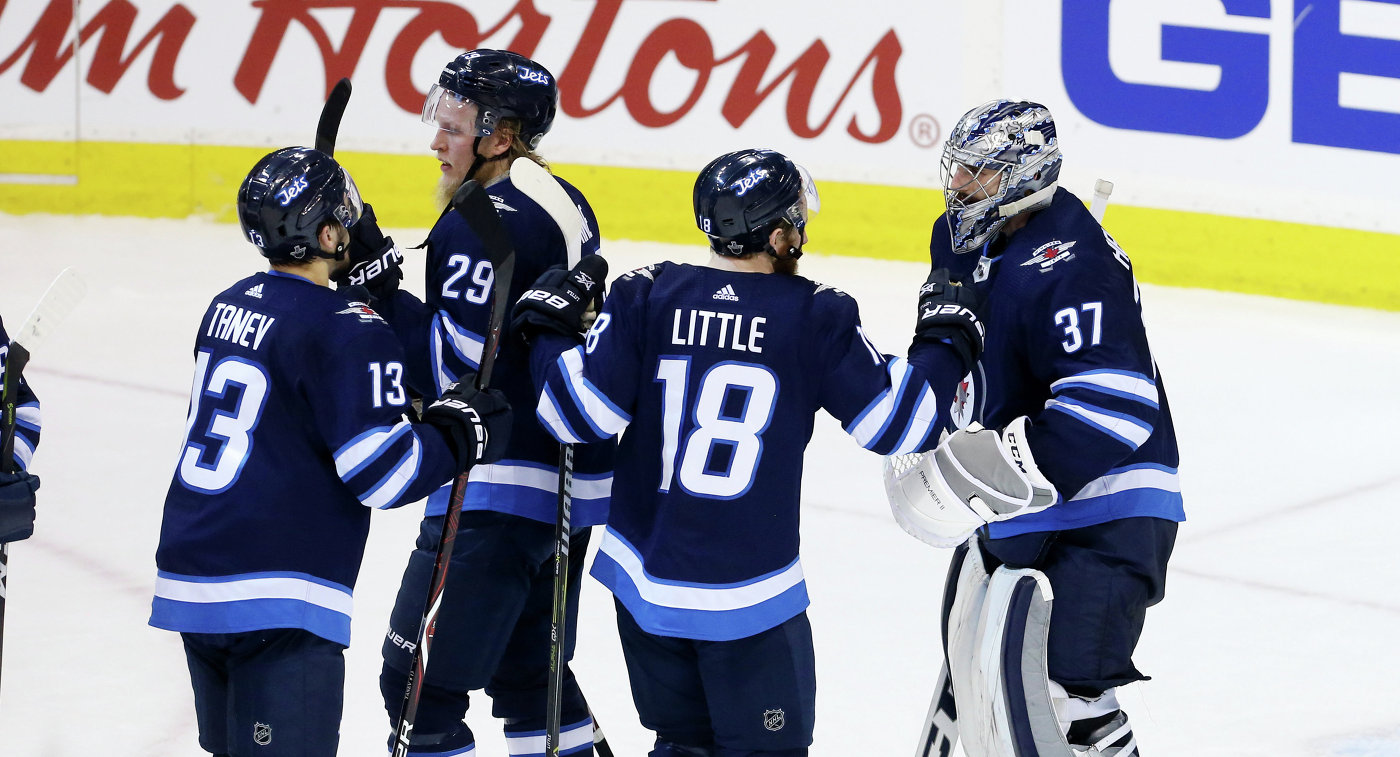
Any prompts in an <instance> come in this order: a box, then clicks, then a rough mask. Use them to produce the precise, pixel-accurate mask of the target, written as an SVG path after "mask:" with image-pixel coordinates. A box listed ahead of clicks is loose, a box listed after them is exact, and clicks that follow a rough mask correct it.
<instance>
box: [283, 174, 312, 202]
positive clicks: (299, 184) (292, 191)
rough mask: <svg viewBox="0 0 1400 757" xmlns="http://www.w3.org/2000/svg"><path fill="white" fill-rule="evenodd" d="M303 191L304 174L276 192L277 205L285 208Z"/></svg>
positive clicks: (304, 188) (304, 189) (304, 183)
mask: <svg viewBox="0 0 1400 757" xmlns="http://www.w3.org/2000/svg"><path fill="white" fill-rule="evenodd" d="M304 191H306V174H302V175H301V176H298V177H297V178H296V180H295V181H293V182H292V183H291V184H288V185H287V186H285V187H282V189H281V190H280V191H278V192H277V204H278V205H281V206H282V207H284V208H285V207H287V205H288V204H289V203H290V202H291V201H292V200H295V199H296V198H297V195H299V194H301V193H302V192H304Z"/></svg>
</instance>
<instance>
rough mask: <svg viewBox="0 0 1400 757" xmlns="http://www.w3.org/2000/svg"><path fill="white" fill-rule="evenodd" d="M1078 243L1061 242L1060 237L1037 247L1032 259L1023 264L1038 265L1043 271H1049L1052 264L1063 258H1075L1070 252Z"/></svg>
mask: <svg viewBox="0 0 1400 757" xmlns="http://www.w3.org/2000/svg"><path fill="white" fill-rule="evenodd" d="M1076 244H1078V243H1077V242H1061V241H1060V240H1058V239H1056V240H1055V241H1053V242H1046V243H1045V244H1043V245H1041V246H1039V247H1037V248H1036V249H1035V252H1034V253H1032V254H1031V259H1030V260H1027V261H1026V262H1024V263H1022V264H1021V265H1038V266H1040V270H1041V271H1042V272H1044V271H1048V270H1050V268H1051V266H1053V265H1055V264H1056V263H1058V262H1060V261H1061V260H1071V259H1073V258H1074V253H1072V252H1070V248H1072V247H1074V246H1075V245H1076Z"/></svg>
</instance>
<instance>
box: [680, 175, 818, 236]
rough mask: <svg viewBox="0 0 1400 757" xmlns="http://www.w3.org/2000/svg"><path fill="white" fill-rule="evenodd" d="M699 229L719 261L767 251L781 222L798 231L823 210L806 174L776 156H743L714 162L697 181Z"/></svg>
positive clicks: (696, 214)
mask: <svg viewBox="0 0 1400 757" xmlns="http://www.w3.org/2000/svg"><path fill="white" fill-rule="evenodd" d="M694 203H695V224H696V225H697V226H699V227H700V230H701V231H703V232H705V235H706V236H708V237H709V238H710V249H712V250H714V251H715V252H717V253H719V254H720V255H736V256H737V255H746V254H748V253H752V252H759V251H762V250H764V249H766V248H767V246H768V237H769V235H770V234H771V233H772V232H773V229H774V228H775V227H776V226H777V225H778V224H779V223H780V222H781V221H787V222H788V223H791V224H792V225H793V227H794V228H796V229H797V230H798V231H802V230H803V229H805V228H806V226H807V214H808V212H816V211H817V210H818V209H819V208H820V207H821V201H820V199H819V198H818V197H817V187H816V185H815V184H813V183H812V177H811V175H810V174H808V173H807V171H806V169H804V168H802V167H801V166H799V165H797V164H796V163H794V162H792V161H791V160H790V159H789V158H788V157H787V156H785V155H783V154H782V153H780V152H776V151H774V150H739V151H738V152H731V153H728V154H725V155H721V156H719V157H718V158H715V159H714V160H712V161H710V164H709V165H707V166H705V168H704V169H703V170H701V171H700V175H699V176H698V177H696V179H695V192H694Z"/></svg>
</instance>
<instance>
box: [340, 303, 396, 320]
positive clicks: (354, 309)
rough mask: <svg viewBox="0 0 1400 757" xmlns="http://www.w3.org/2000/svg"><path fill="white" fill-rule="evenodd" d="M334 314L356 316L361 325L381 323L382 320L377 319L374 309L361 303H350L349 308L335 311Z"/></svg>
mask: <svg viewBox="0 0 1400 757" xmlns="http://www.w3.org/2000/svg"><path fill="white" fill-rule="evenodd" d="M335 314H336V315H353V316H356V317H357V318H359V319H360V322H361V323H373V322H375V321H380V322H383V320H384V319H383V318H380V317H379V314H378V313H376V312H374V308H371V307H370V306H369V305H366V304H365V303H363V302H352V303H350V307H348V308H346V309H344V310H337V311H335Z"/></svg>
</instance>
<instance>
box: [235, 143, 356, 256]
mask: <svg viewBox="0 0 1400 757" xmlns="http://www.w3.org/2000/svg"><path fill="white" fill-rule="evenodd" d="M362 210H363V204H362V202H361V200H360V192H359V190H358V189H356V187H355V182H354V180H353V179H351V178H350V174H349V173H346V171H345V169H344V168H341V167H340V164H339V163H337V162H336V161H335V158H332V157H331V156H329V155H327V154H325V153H323V152H321V151H320V150H313V149H311V148H310V147H284V148H282V149H280V150H277V151H275V152H271V153H268V154H267V155H265V156H263V158H262V160H259V161H258V163H257V165H255V166H253V170H252V171H249V172H248V177H247V178H245V179H244V180H243V186H241V187H239V188H238V223H239V224H240V225H241V226H242V227H243V234H244V236H246V237H247V238H248V241H250V242H252V243H253V244H255V245H257V247H258V250H259V251H260V252H262V254H263V257H266V258H270V259H272V260H297V261H304V260H310V259H311V258H313V257H335V256H334V255H327V254H326V253H324V252H322V250H321V243H320V240H319V239H318V236H319V235H320V232H321V227H322V226H323V225H325V224H327V223H332V222H334V223H339V224H340V225H342V226H344V227H346V228H349V227H351V226H354V225H355V222H356V221H358V220H360V213H361V211H362Z"/></svg>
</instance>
